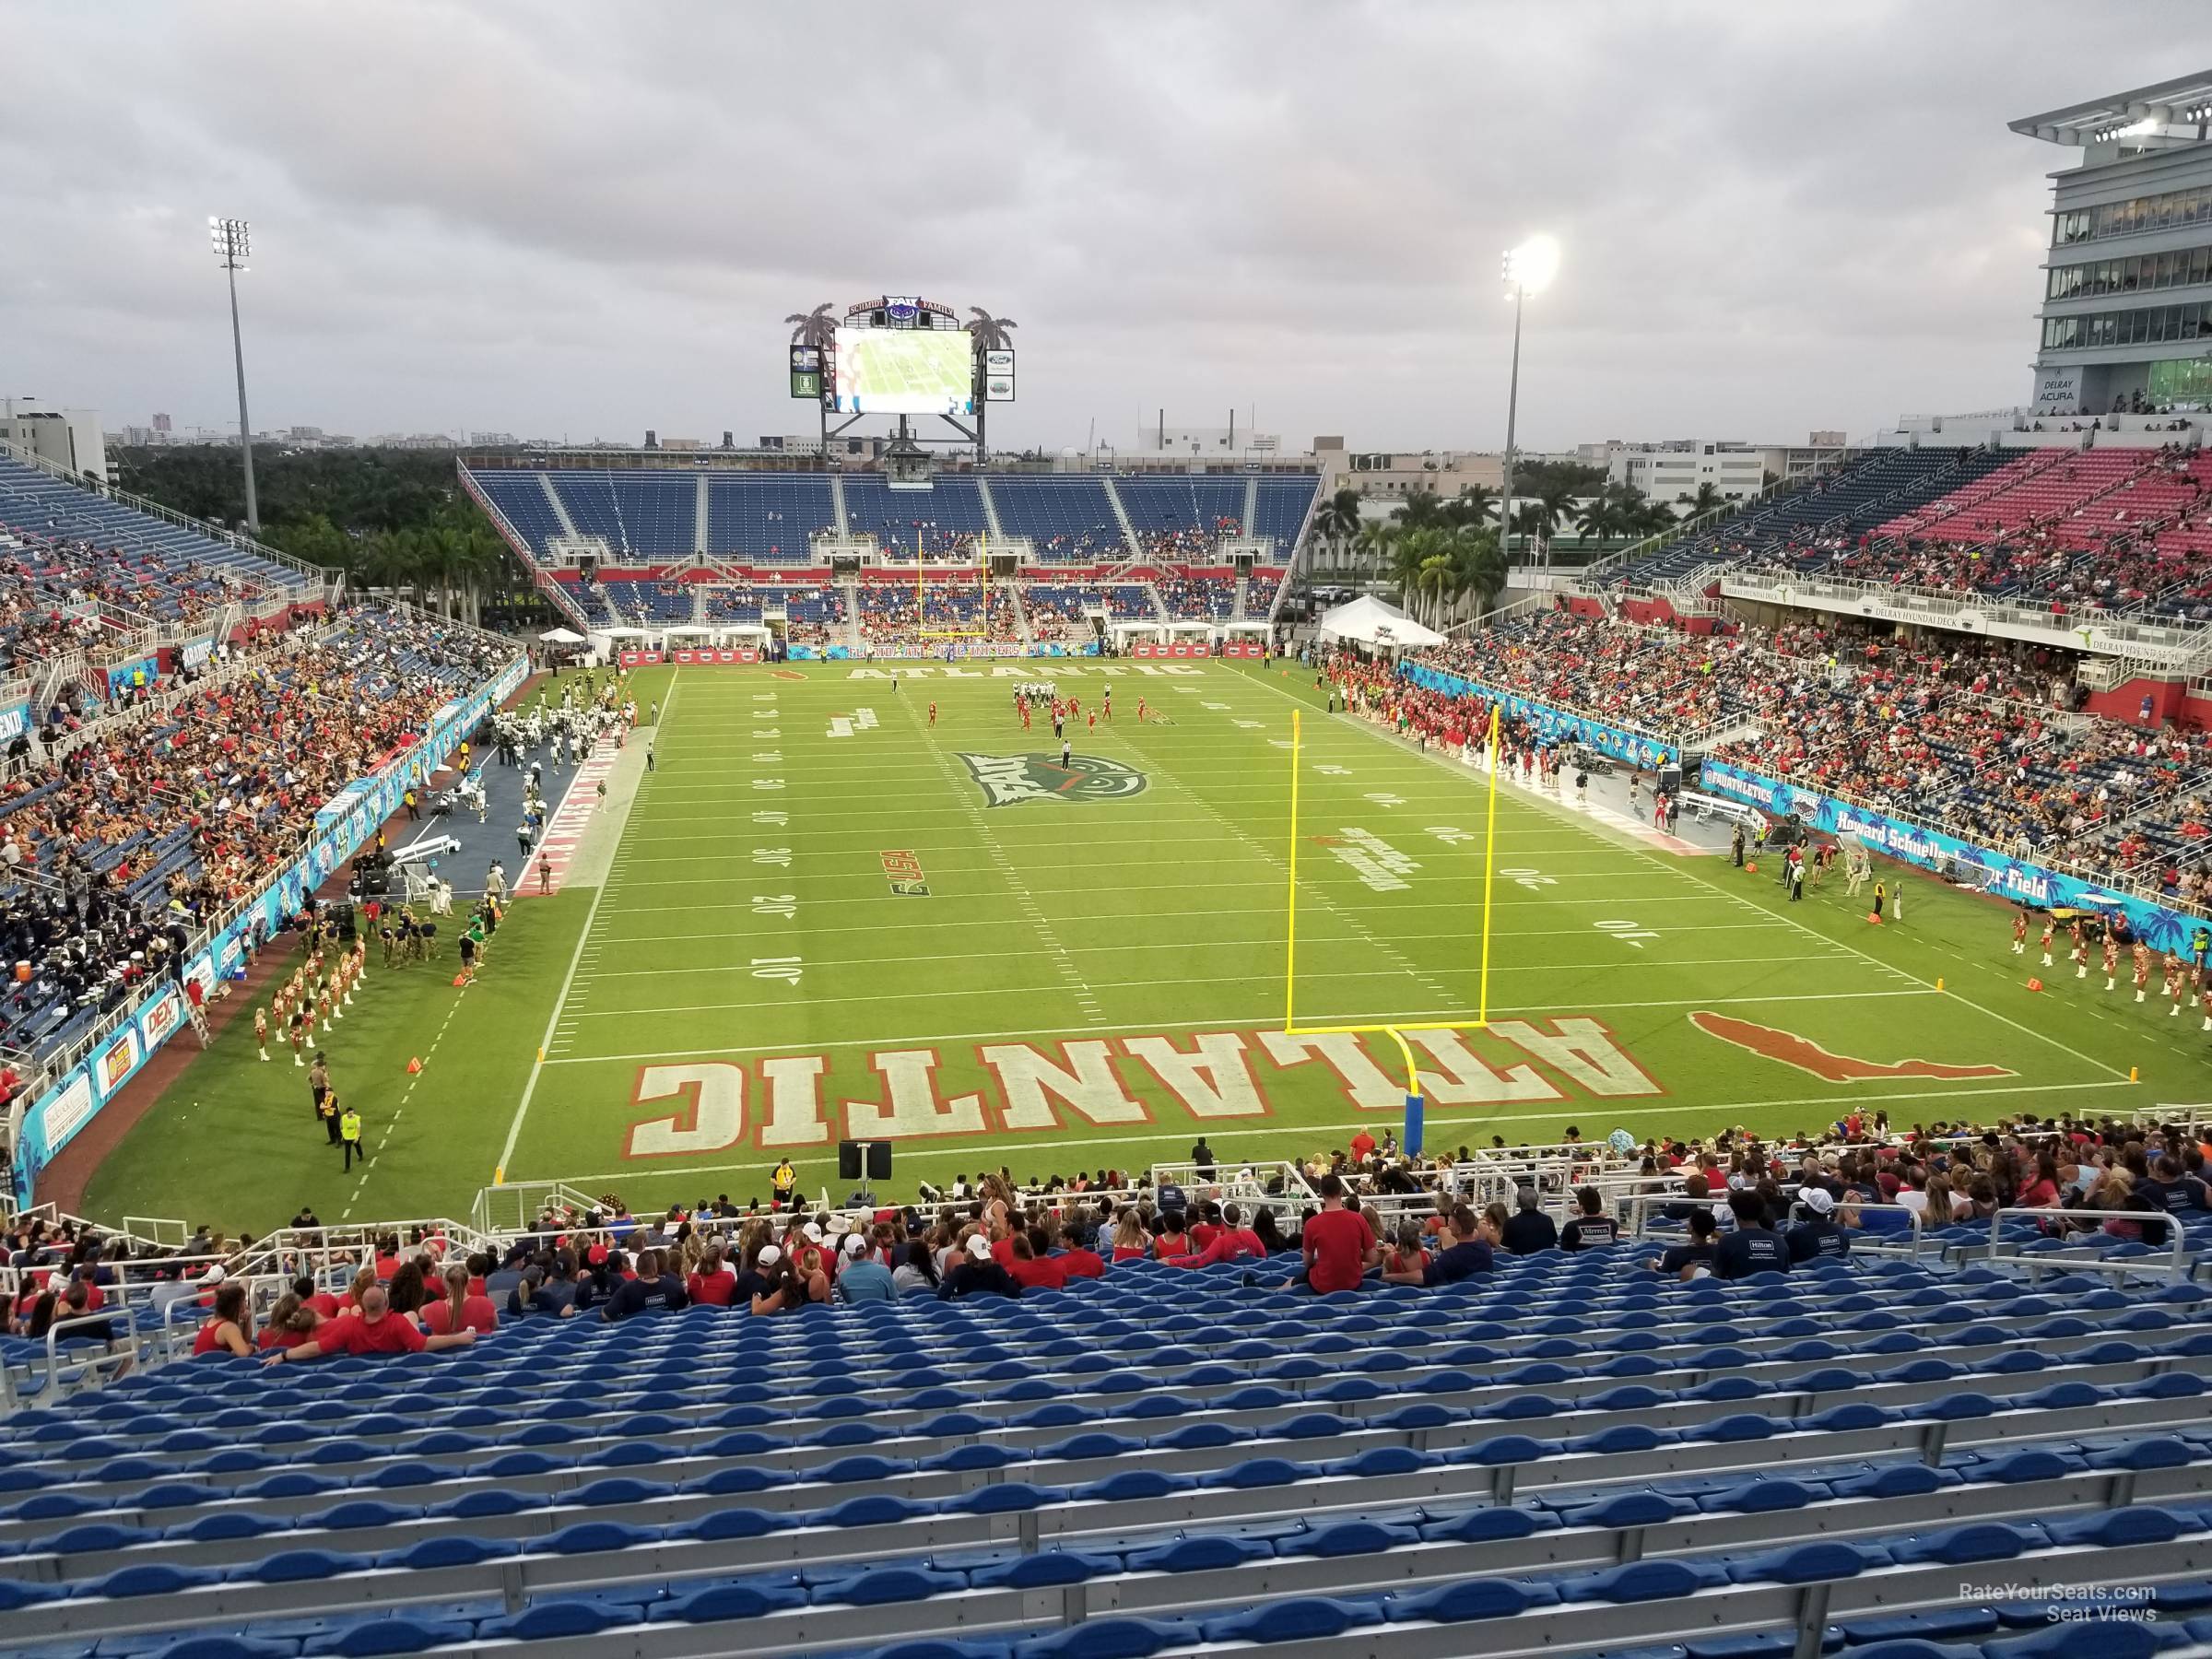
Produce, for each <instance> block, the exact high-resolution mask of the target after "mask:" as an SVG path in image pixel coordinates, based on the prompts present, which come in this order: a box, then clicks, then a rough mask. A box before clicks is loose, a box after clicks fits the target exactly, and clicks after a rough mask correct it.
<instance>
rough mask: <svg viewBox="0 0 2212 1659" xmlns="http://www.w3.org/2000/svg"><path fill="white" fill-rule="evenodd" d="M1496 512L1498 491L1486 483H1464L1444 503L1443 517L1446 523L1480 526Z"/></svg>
mask: <svg viewBox="0 0 2212 1659" xmlns="http://www.w3.org/2000/svg"><path fill="white" fill-rule="evenodd" d="M1497 512H1498V492H1497V491H1496V490H1494V489H1492V488H1490V487H1489V486H1488V484H1466V485H1462V486H1461V487H1460V491H1459V493H1458V494H1457V495H1455V496H1453V498H1452V499H1451V500H1449V501H1446V502H1445V503H1444V507H1443V517H1444V521H1445V522H1446V523H1447V524H1464V525H1475V526H1480V525H1483V524H1488V523H1489V522H1490V520H1491V519H1492V518H1493V517H1494V516H1496V514H1497Z"/></svg>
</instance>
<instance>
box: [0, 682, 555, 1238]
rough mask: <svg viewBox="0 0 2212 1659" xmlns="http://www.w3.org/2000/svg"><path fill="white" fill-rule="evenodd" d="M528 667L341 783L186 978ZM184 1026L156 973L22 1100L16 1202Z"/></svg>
mask: <svg viewBox="0 0 2212 1659" xmlns="http://www.w3.org/2000/svg"><path fill="white" fill-rule="evenodd" d="M528 675H529V665H527V664H526V663H524V662H523V661H522V660H520V659H519V658H518V659H517V660H516V661H515V662H513V663H512V664H510V665H508V667H507V668H506V669H505V670H504V671H502V672H501V673H500V677H498V678H497V679H496V680H494V681H493V682H492V683H491V685H490V686H488V688H485V689H483V690H480V691H478V692H477V693H476V694H475V695H473V696H471V697H468V698H465V699H463V700H460V701H457V702H452V703H448V704H447V705H446V706H445V707H444V708H443V709H441V710H440V711H439V712H438V713H437V715H436V716H434V717H433V718H432V719H431V720H430V722H429V724H428V728H427V730H426V732H425V734H424V735H423V738H422V740H421V741H420V742H418V743H417V744H416V745H414V746H413V747H410V748H407V749H406V750H404V751H403V752H402V753H400V754H399V755H398V756H396V757H394V759H391V760H390V761H388V762H387V763H386V764H385V765H384V767H383V768H382V770H381V771H379V772H378V773H377V774H376V776H375V777H373V778H364V779H361V780H360V781H359V782H355V783H352V784H349V785H348V786H347V788H346V789H344V790H342V791H340V792H339V794H338V795H337V796H335V798H334V800H333V802H332V806H333V807H334V808H336V810H335V812H332V813H330V814H327V815H322V816H319V817H318V820H317V823H316V827H315V831H314V834H313V837H312V839H311V840H310V841H309V843H308V845H307V848H306V849H305V851H304V852H303V853H301V855H300V857H299V858H298V859H296V860H294V861H293V862H292V864H291V865H288V867H286V868H285V869H284V870H282V871H280V872H279V873H278V874H277V877H275V878H274V879H273V880H272V881H271V882H270V883H269V885H268V886H267V887H266V888H264V889H263V890H262V892H261V894H260V896H259V897H258V898H256V899H254V900H253V901H252V902H251V903H249V904H248V905H247V906H246V907H245V908H244V910H243V911H242V912H241V913H240V914H239V915H237V916H235V917H233V918H232V919H231V920H230V922H229V923H228V924H226V925H225V926H223V927H222V928H220V929H218V931H217V933H216V934H215V935H214V937H212V938H210V939H209V940H207V941H206V944H205V945H204V946H203V947H202V948H201V949H200V951H199V952H198V953H197V954H196V955H195V956H194V957H193V958H192V959H191V960H190V961H189V962H188V963H187V964H186V966H185V970H184V972H185V977H186V978H189V979H196V980H198V981H199V982H200V983H201V985H202V986H203V988H206V987H212V986H213V984H214V983H215V982H216V981H217V979H218V978H221V977H227V976H228V975H229V974H230V973H232V972H234V971H236V970H237V967H238V965H239V963H240V962H241V961H242V960H243V959H244V955H245V943H246V939H247V936H248V935H249V934H253V935H256V936H258V937H260V938H263V939H266V938H269V937H270V936H272V935H274V934H275V933H276V932H277V930H278V929H279V928H280V927H282V926H283V925H284V924H285V922H286V921H287V920H288V918H290V917H292V916H294V915H297V914H298V913H299V911H300V904H301V901H302V900H304V899H305V898H306V897H307V896H308V895H309V894H310V893H312V892H313V891H314V890H315V889H316V888H319V887H321V886H322V885H323V883H324V881H326V880H327V879H329V877H330V876H331V875H332V873H333V872H335V871H336V870H337V869H339V868H340V867H342V866H343V865H344V864H345V862H346V860H347V859H348V858H350V857H352V856H353V854H354V853H357V852H358V851H359V850H360V848H361V847H362V846H364V845H365V844H366V843H367V842H368V841H369V839H370V837H371V836H372V835H373V834H374V833H375V832H376V828H377V826H378V825H380V824H382V822H383V821H384V819H386V818H390V817H391V816H392V814H393V813H394V812H396V811H397V810H399V806H400V797H401V796H402V795H403V794H405V793H406V789H407V786H408V785H409V784H410V783H412V782H419V781H420V780H421V779H422V778H423V777H424V776H426V775H427V774H428V773H429V771H433V770H435V769H436V768H437V766H438V765H439V764H440V763H441V761H442V760H443V759H445V757H446V756H447V755H448V754H450V753H451V752H452V751H453V748H455V747H457V746H458V745H459V744H460V742H461V740H462V738H464V737H465V736H467V735H469V734H470V733H471V732H473V731H474V730H475V729H476V727H477V724H478V723H479V722H481V721H482V720H483V718H484V716H485V714H486V713H487V712H489V711H490V710H492V709H495V708H497V707H498V706H499V705H500V703H502V702H504V701H506V700H507V699H508V698H509V697H511V696H512V695H513V694H514V692H515V691H516V690H517V689H518V688H520V687H521V685H522V683H523V681H524V679H525V678H527V677H528ZM183 1025H184V1001H183V995H182V992H181V990H180V989H179V987H178V984H177V982H174V981H170V980H164V981H162V982H160V984H159V987H158V988H156V989H154V990H152V991H151V992H150V993H149V994H147V996H145V997H143V998H142V999H141V1000H140V1001H139V1002H138V1004H137V1005H136V1006H135V1007H133V1008H132V1009H131V1010H130V1012H129V1015H128V1017H127V1018H124V1021H123V1023H122V1024H121V1025H120V1026H119V1027H118V1029H117V1030H115V1031H114V1032H113V1033H112V1035H111V1036H110V1037H109V1038H108V1039H107V1041H105V1042H104V1043H102V1044H101V1045H100V1047H99V1048H97V1049H95V1050H94V1051H93V1053H91V1055H90V1056H89V1057H88V1058H87V1059H86V1060H84V1061H83V1062H81V1063H80V1064H79V1065H76V1067H74V1068H73V1069H72V1070H70V1071H69V1072H67V1073H65V1074H64V1075H63V1077H61V1078H60V1079H59V1080H58V1081H56V1082H55V1083H54V1084H53V1086H51V1087H50V1088H48V1089H47V1090H46V1092H45V1093H43V1094H42V1095H41V1096H40V1097H39V1098H38V1100H35V1101H33V1102H32V1103H31V1105H30V1107H29V1110H28V1111H26V1112H24V1114H23V1131H22V1135H21V1137H20V1138H19V1139H18V1142H17V1146H16V1153H15V1177H16V1202H17V1203H18V1205H25V1206H28V1205H29V1204H31V1203H33V1202H35V1200H34V1199H33V1197H32V1194H33V1193H34V1191H35V1190H36V1182H37V1179H38V1174H39V1171H41V1170H42V1169H44V1168H45V1167H46V1165H47V1164H49V1163H51V1162H53V1156H54V1154H55V1153H57V1152H59V1151H60V1150H61V1149H62V1148H63V1147H65V1146H67V1145H68V1144H69V1142H70V1140H71V1139H72V1138H73V1137H74V1136H75V1135H76V1134H77V1132H78V1131H80V1130H81V1129H83V1128H84V1126H85V1124H88V1123H89V1122H90V1121H91V1120H92V1119H93V1117H95V1116H96V1115H98V1113H99V1112H100V1108H101V1107H102V1106H104V1105H106V1103H107V1102H108V1100H111V1099H112V1097H113V1096H114V1094H115V1092H116V1091H117V1090H118V1089H120V1088H123V1087H124V1084H126V1083H128V1082H129V1081H130V1080H131V1078H132V1077H133V1076H135V1074H136V1073H137V1071H138V1069H139V1067H141V1066H142V1065H145V1064H146V1062H147V1059H148V1058H150V1057H151V1056H152V1054H153V1053H154V1052H155V1051H156V1050H158V1049H159V1047H160V1046H161V1045H162V1044H163V1043H165V1042H167V1041H169V1040H170V1039H171V1038H172V1037H174V1036H175V1035H176V1033H177V1032H178V1031H179V1030H182V1028H183Z"/></svg>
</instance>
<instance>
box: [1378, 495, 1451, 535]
mask: <svg viewBox="0 0 2212 1659" xmlns="http://www.w3.org/2000/svg"><path fill="white" fill-rule="evenodd" d="M1442 515H1443V502H1442V500H1441V499H1440V498H1439V497H1438V495H1437V493H1436V491H1435V490H1433V489H1416V490H1415V491H1413V492H1412V493H1411V494H1410V495H1408V496H1407V497H1406V499H1405V500H1403V501H1400V502H1399V503H1398V505H1397V506H1396V507H1395V508H1394V509H1393V510H1392V512H1391V515H1390V516H1391V517H1392V518H1394V519H1395V520H1397V521H1398V523H1399V524H1404V525H1405V526H1406V528H1407V529H1409V530H1422V529H1427V528H1429V527H1430V526H1431V525H1433V524H1438V523H1439V522H1441V518H1442Z"/></svg>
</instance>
